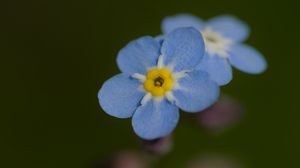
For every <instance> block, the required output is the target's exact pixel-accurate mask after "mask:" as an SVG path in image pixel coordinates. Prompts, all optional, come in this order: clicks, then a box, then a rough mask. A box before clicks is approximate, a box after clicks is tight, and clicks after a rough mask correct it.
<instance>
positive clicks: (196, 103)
mask: <svg viewBox="0 0 300 168" xmlns="http://www.w3.org/2000/svg"><path fill="white" fill-rule="evenodd" d="M162 31H163V33H164V34H163V35H161V36H159V37H150V36H145V37H141V38H139V39H137V40H134V41H132V42H130V43H129V44H128V45H127V46H125V47H124V48H123V49H121V51H120V52H119V54H118V56H117V64H118V66H119V69H120V70H121V73H120V74H118V75H116V76H114V77H112V78H111V79H109V80H107V81H106V82H105V83H104V84H103V86H102V87H101V89H100V91H99V93H98V98H99V102H100V105H101V107H102V109H103V110H104V111H105V112H106V113H107V114H109V115H111V116H114V117H117V118H130V117H132V126H133V130H134V132H135V133H136V134H137V135H138V136H139V137H141V138H143V139H147V140H153V139H157V138H161V137H164V136H166V135H168V134H170V133H171V132H172V131H173V130H174V128H175V127H176V125H177V123H178V121H179V109H181V110H183V111H186V112H191V113H195V112H200V111H203V110H205V109H206V108H208V107H210V106H211V105H213V104H214V103H215V102H216V101H217V100H218V97H219V95H220V86H222V85H225V84H227V83H229V82H230V80H231V79H232V68H231V65H232V66H233V67H235V68H237V69H239V70H241V71H244V72H248V73H252V74H257V73H261V72H263V71H264V70H265V69H266V62H265V60H264V58H263V57H262V56H261V54H260V53H259V52H258V51H256V50H255V49H254V48H251V47H250V46H247V45H243V44H240V42H241V41H243V40H245V39H246V38H247V37H248V34H249V30H248V27H247V26H246V25H245V24H244V23H242V22H241V21H239V20H237V19H236V18H234V17H232V16H221V17H217V18H214V19H211V20H209V21H208V22H207V23H204V22H203V21H201V20H200V19H198V18H196V17H195V16H191V15H186V14H185V15H177V16H173V17H167V18H165V19H164V20H163V22H162Z"/></svg>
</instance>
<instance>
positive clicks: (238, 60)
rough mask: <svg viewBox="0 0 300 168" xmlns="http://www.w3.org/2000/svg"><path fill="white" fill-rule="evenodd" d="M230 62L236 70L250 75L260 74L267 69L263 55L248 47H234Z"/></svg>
mask: <svg viewBox="0 0 300 168" xmlns="http://www.w3.org/2000/svg"><path fill="white" fill-rule="evenodd" d="M229 61H230V62H231V64H232V65H233V66H234V67H235V68H237V69H239V70H241V71H243V72H247V73H250V74H259V73H262V72H263V71H265V70H266V69H267V62H266V60H265V58H264V57H263V56H262V54H261V53H259V52H258V51H257V50H256V49H254V48H253V47H250V46H248V45H234V46H232V48H231V53H230V56H229Z"/></svg>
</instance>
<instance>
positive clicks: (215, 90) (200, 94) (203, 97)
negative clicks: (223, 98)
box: [173, 71, 220, 113]
mask: <svg viewBox="0 0 300 168" xmlns="http://www.w3.org/2000/svg"><path fill="white" fill-rule="evenodd" d="M179 85H180V86H179V89H177V90H174V91H173V94H174V96H175V99H176V105H177V106H178V107H179V108H181V109H182V110H184V111H187V112H192V113H194V112H200V111H202V110H204V109H206V108H208V107H209V106H211V105H212V104H213V103H215V102H216V101H217V99H218V97H219V94H220V88H219V86H218V84H217V83H216V82H214V81H212V80H211V79H210V78H209V75H208V73H207V72H204V71H192V72H191V73H189V74H188V75H187V76H186V77H184V78H182V79H181V80H180V81H179Z"/></svg>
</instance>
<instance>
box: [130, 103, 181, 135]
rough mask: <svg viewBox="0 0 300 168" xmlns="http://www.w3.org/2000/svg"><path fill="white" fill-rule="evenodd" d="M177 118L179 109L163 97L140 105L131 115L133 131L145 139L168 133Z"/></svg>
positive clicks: (175, 123) (173, 126)
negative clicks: (158, 100)
mask: <svg viewBox="0 0 300 168" xmlns="http://www.w3.org/2000/svg"><path fill="white" fill-rule="evenodd" d="M178 120H179V109H178V108H177V107H176V106H175V105H173V104H171V103H170V102H168V101H167V100H165V99H163V100H162V101H161V102H157V101H155V100H151V101H149V102H148V103H147V104H145V105H143V106H140V107H139V108H138V109H137V110H136V112H135V113H134V115H133V118H132V126H133V129H134V131H135V133H136V134H137V135H138V136H139V137H141V138H143V139H147V140H152V139H157V138H161V137H164V136H166V135H168V134H170V133H171V132H172V131H173V130H174V128H175V127H176V125H177V123H178Z"/></svg>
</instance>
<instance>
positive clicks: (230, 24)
mask: <svg viewBox="0 0 300 168" xmlns="http://www.w3.org/2000/svg"><path fill="white" fill-rule="evenodd" d="M207 25H208V26H209V27H210V28H212V29H213V30H215V31H217V32H219V33H221V34H222V35H223V36H225V37H227V38H229V39H231V40H233V41H237V42H240V41H244V40H246V39H247V38H248V36H249V32H250V30H249V28H248V26H247V24H246V23H244V22H242V21H240V20H239V19H237V18H236V17H234V16H229V15H225V16H218V17H215V18H212V19H211V20H209V21H208V22H207Z"/></svg>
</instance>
